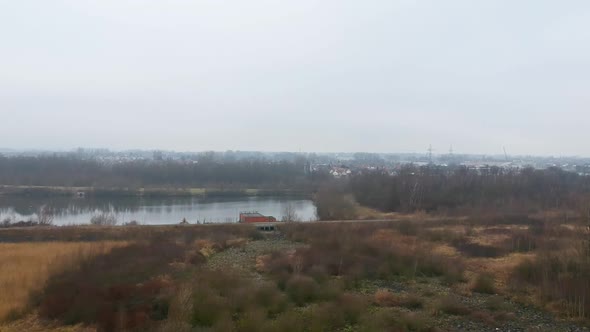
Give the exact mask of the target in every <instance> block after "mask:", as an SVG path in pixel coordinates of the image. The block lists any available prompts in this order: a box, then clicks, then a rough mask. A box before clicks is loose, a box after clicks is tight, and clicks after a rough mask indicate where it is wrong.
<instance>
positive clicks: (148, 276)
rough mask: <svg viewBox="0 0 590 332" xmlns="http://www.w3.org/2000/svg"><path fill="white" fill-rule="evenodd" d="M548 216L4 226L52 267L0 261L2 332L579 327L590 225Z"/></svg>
mask: <svg viewBox="0 0 590 332" xmlns="http://www.w3.org/2000/svg"><path fill="white" fill-rule="evenodd" d="M541 217H542V216H525V215H523V216H511V217H504V218H500V219H495V218H491V217H489V218H481V219H478V218H447V217H445V218H429V219H428V220H424V221H420V220H419V219H416V217H415V216H407V217H400V218H398V219H397V220H392V221H379V222H374V221H359V222H318V223H284V224H281V225H280V226H279V228H278V230H276V231H274V232H260V231H257V230H256V229H255V228H254V227H253V226H252V225H189V226H119V227H109V226H102V227H98V226H86V227H83V226H77V227H40V228H23V229H5V230H2V231H0V241H2V242H4V243H5V244H3V246H5V248H6V249H8V248H18V250H17V249H8V250H3V254H6V253H7V252H11V251H14V252H15V253H14V254H13V256H14V255H17V254H16V253H18V252H21V253H22V254H21V257H22V259H21V260H20V261H21V262H23V261H26V262H27V264H29V265H32V266H36V267H37V266H39V264H36V263H35V262H37V261H38V260H39V259H41V260H43V261H45V262H47V263H46V265H47V268H45V269H46V270H44V271H46V272H43V273H42V274H39V275H44V277H43V278H39V279H34V281H33V282H32V285H31V283H26V282H24V279H25V278H23V277H20V276H22V275H23V274H24V273H27V271H30V268H26V267H25V266H18V267H15V268H12V269H8V268H6V265H5V264H4V262H5V261H4V260H3V265H2V277H3V278H5V279H10V278H12V279H11V280H16V279H18V280H22V281H19V283H15V284H13V286H8V287H9V288H19V289H20V292H21V293H23V294H26V296H23V295H20V299H21V300H19V301H20V303H21V305H20V306H19V307H18V308H14V309H18V311H15V312H14V313H12V314H5V315H4V316H3V321H4V323H3V324H4V325H3V327H0V330H7V331H16V330H19V329H21V330H22V328H26V327H27V326H28V327H31V325H26V324H29V323H28V322H31V321H34V322H35V324H36V325H35V326H40V327H39V329H38V330H43V328H44V327H45V328H49V327H55V326H56V324H57V326H64V327H69V328H76V329H91V330H92V329H97V330H100V331H123V330H126V331H140V330H142V331H143V330H153V331H194V330H196V331H455V330H459V331H461V330H471V331H481V330H484V331H485V330H494V329H495V328H501V329H503V330H504V329H513V330H514V329H524V330H526V329H529V330H535V329H537V330H551V331H570V330H578V329H579V330H582V327H583V326H584V325H585V324H586V323H585V322H586V320H585V319H586V317H587V316H585V314H586V313H587V309H586V308H585V305H586V303H585V302H584V300H585V299H584V292H583V290H584V288H578V287H582V286H580V285H583V283H584V282H586V280H587V276H588V275H587V274H584V273H585V271H586V270H584V268H585V266H588V265H587V264H588V263H587V262H588V260H585V258H584V257H585V256H583V255H584V251H583V250H581V249H580V251H579V252H578V251H573V252H572V248H575V246H577V245H578V244H582V243H583V241H584V239H583V236H584V232H583V230H585V227H583V226H582V225H579V224H576V223H575V222H573V220H574V219H575V218H573V217H571V219H570V221H569V222H568V223H567V224H566V223H563V222H562V221H560V219H559V215H558V214H546V215H545V216H544V218H541ZM22 240H24V241H26V242H22ZM70 241H72V242H70ZM6 242H9V243H6ZM10 242H13V243H10ZM14 242H19V243H14ZM83 246H85V247H83ZM35 248H40V249H38V250H35ZM41 248H43V249H41ZM57 248H62V249H61V250H58V249H57ZM65 248H68V249H65ZM83 248H88V249H83ZM3 249H4V248H3ZM68 250H69V251H68ZM85 250H86V252H92V254H80V253H81V252H85ZM67 252H70V253H71V255H73V256H70V257H76V258H70V259H56V258H55V257H68V254H67ZM47 253H50V255H52V257H54V258H53V259H49V258H47ZM575 253H577V254H578V255H577V256H576V255H573V254H575ZM25 257H27V258H26V259H25ZM56 262H58V263H56ZM547 262H550V263H547ZM548 264H549V265H548ZM576 264H577V265H576ZM35 275H38V274H37V273H35ZM584 278H586V279H584ZM25 285H27V286H26V287H25ZM3 289H4V288H3ZM571 289H575V290H577V291H576V292H575V293H574V292H572V293H568V291H569V290H571ZM24 299H26V300H24ZM3 300H4V298H3ZM5 302H6V301H5ZM8 302H10V303H12V301H8ZM11 309H13V308H11ZM5 311H6V310H5ZM16 313H18V314H16ZM23 324H24V325H23ZM30 324H32V323H30ZM23 326H24V327H23ZM16 327H18V328H16ZM30 329H31V330H34V328H30Z"/></svg>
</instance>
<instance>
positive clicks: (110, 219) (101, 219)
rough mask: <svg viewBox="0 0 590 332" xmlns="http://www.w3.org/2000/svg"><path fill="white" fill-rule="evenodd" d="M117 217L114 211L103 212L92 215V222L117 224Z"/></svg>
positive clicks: (107, 224)
mask: <svg viewBox="0 0 590 332" xmlns="http://www.w3.org/2000/svg"><path fill="white" fill-rule="evenodd" d="M117 222H118V221H117V217H116V216H115V215H114V214H112V213H107V212H103V213H101V214H97V215H94V216H92V218H91V219H90V223H91V224H92V225H95V226H115V225H117Z"/></svg>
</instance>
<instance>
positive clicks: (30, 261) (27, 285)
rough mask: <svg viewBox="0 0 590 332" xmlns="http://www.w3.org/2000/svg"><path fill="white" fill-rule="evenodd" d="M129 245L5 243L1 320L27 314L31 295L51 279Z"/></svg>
mask: <svg viewBox="0 0 590 332" xmlns="http://www.w3.org/2000/svg"><path fill="white" fill-rule="evenodd" d="M126 245H127V243H126V242H119V241H116V242H114V241H105V242H94V243H87V242H33V243H1V244H0V294H2V296H0V320H4V319H6V318H8V317H9V316H11V315H12V316H13V317H14V316H15V315H18V314H19V313H20V312H21V311H22V310H24V309H25V308H26V307H27V305H28V303H29V297H30V295H31V294H32V293H33V292H36V291H39V290H41V289H42V288H43V287H44V285H45V282H46V281H47V280H48V279H49V278H50V277H52V276H54V275H56V274H59V273H60V272H61V271H62V270H64V269H71V268H76V267H77V266H79V265H80V264H83V262H84V261H86V260H88V259H91V258H93V257H95V256H97V255H101V254H105V253H108V252H109V251H111V250H112V249H114V248H120V247H123V246H126Z"/></svg>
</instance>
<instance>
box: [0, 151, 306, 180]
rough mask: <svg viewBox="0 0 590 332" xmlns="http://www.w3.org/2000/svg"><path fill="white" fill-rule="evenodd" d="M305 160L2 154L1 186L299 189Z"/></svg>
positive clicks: (304, 175) (0, 166) (0, 165)
mask: <svg viewBox="0 0 590 332" xmlns="http://www.w3.org/2000/svg"><path fill="white" fill-rule="evenodd" d="M304 166H305V160H296V161H280V162H270V161H266V160H262V159H260V160H241V161H234V162H218V161H214V160H211V159H203V160H199V161H188V162H187V161H184V162H182V161H174V160H162V161H144V160H142V161H123V162H117V163H103V162H100V161H98V160H92V159H80V158H75V157H71V156H38V157H22V156H18V157H3V156H1V155H0V185H19V186H67V187H98V188H100V187H103V188H113V187H116V188H120V187H124V188H142V187H169V186H170V187H184V188H188V187H228V188H234V187H235V188H244V187H254V188H294V187H301V186H304V185H305V184H306V181H307V177H306V174H305V167H304Z"/></svg>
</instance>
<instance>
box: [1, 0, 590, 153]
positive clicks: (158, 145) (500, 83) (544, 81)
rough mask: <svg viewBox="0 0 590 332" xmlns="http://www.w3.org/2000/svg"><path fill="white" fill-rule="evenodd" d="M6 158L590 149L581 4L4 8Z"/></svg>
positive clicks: (59, 1) (588, 30) (378, 1)
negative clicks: (58, 153) (75, 153)
mask: <svg viewBox="0 0 590 332" xmlns="http://www.w3.org/2000/svg"><path fill="white" fill-rule="evenodd" d="M0 40H1V41H2V43H0V128H1V130H0V148H9V149H19V150H23V149H41V150H71V149H75V148H77V147H85V148H109V149H112V150H128V149H143V150H157V149H161V150H172V151H209V150H214V151H226V150H242V151H292V152H298V151H302V152H380V153H426V149H427V148H428V146H429V145H430V144H432V146H433V147H434V148H435V149H436V151H435V153H437V154H441V153H447V151H448V149H449V147H450V146H451V145H452V146H453V149H454V151H455V152H456V153H461V154H462V153H465V154H488V155H502V154H503V153H504V152H503V147H506V150H507V152H508V154H510V155H540V156H546V155H554V156H574V155H577V156H590V143H589V142H588V141H589V138H590V133H589V131H588V127H589V126H590V2H587V1H581V0H580V1H568V0H566V1H559V2H557V1H533V0H523V1H518V2H514V1H507V0H498V1H469V0H460V1H459V0H449V1H436V0H424V1H413V0H398V1H394V0H373V1H362V2H361V1H348V0H325V1H311V0H301V1H288V2H287V1H283V2H279V1H270V0H251V1H236V0H231V1H224V2H219V1H213V0H203V1H185V0H171V1H166V2H162V1H154V0H142V1H140V0H133V1H132V0H119V1H114V0H102V1H98V0H93V1H75V0H55V1H38V0H37V1H33V0H19V1H11V2H9V1H5V2H3V3H2V4H1V5H0Z"/></svg>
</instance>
